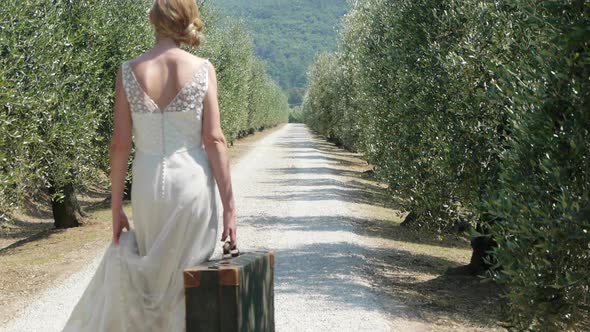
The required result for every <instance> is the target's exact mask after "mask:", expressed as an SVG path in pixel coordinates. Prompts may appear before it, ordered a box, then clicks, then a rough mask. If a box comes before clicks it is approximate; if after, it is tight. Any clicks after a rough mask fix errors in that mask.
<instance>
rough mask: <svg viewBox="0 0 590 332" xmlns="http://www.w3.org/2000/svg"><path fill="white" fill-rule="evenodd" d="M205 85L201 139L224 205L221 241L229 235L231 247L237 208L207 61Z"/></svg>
mask: <svg viewBox="0 0 590 332" xmlns="http://www.w3.org/2000/svg"><path fill="white" fill-rule="evenodd" d="M206 66H207V72H208V84H207V86H208V88H207V94H206V95H205V99H204V100H203V117H202V119H203V130H202V139H203V145H204V146H205V151H206V152H207V157H208V159H209V163H210V164H211V168H212V171H213V176H214V177H215V180H216V182H217V187H218V188H219V195H220V196H221V202H222V204H223V234H222V235H221V241H225V239H226V238H227V236H229V238H230V241H231V247H232V248H234V247H235V246H236V244H237V238H236V207H235V203H234V197H233V191H232V184H231V176H230V169H229V156H228V153H227V142H226V140H225V136H224V135H223V131H222V130H221V119H220V114H219V102H218V97H217V75H216V73H215V67H213V65H212V64H211V63H207V64H206Z"/></svg>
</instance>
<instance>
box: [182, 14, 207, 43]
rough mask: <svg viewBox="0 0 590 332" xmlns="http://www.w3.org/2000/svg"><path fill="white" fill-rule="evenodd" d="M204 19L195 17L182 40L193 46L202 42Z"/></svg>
mask: <svg viewBox="0 0 590 332" xmlns="http://www.w3.org/2000/svg"><path fill="white" fill-rule="evenodd" d="M201 31H203V21H201V19H200V18H195V19H194V20H193V21H192V22H191V23H190V24H189V25H188V26H187V27H186V29H185V31H184V33H183V36H182V38H181V40H182V41H183V42H184V43H186V44H188V45H190V46H193V47H197V46H199V45H200V44H201V42H202V39H203V34H202V33H201Z"/></svg>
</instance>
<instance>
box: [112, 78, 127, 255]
mask: <svg viewBox="0 0 590 332" xmlns="http://www.w3.org/2000/svg"><path fill="white" fill-rule="evenodd" d="M131 121H132V120H131V112H130V110H129V103H128V101H127V96H126V94H125V89H124V87H123V75H122V69H121V67H119V70H118V71H117V80H116V83H115V104H114V108H113V122H114V125H113V127H114V129H113V136H112V138H111V143H110V167H111V174H110V177H111V191H112V192H111V210H112V214H113V242H114V243H116V244H119V235H120V234H121V232H122V230H123V228H127V230H129V224H128V221H127V216H126V215H125V213H124V212H123V191H124V189H125V177H126V176H127V161H128V160H129V154H130V152H131V147H132V137H131Z"/></svg>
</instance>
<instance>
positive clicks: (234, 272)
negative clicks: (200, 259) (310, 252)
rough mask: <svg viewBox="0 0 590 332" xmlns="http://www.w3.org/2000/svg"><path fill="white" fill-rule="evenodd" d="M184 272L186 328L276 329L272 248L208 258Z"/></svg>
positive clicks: (191, 331) (189, 331) (259, 331)
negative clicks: (232, 255)
mask: <svg viewBox="0 0 590 332" xmlns="http://www.w3.org/2000/svg"><path fill="white" fill-rule="evenodd" d="M183 275H184V287H185V295H186V331H187V332H197V331H206V332H218V331H219V332H229V331H231V332H238V331H239V332H246V331H253V332H254V331H255V332H270V331H274V330H275V321H274V253H273V252H272V251H267V250H251V251H244V252H241V253H240V255H239V256H237V257H229V258H223V259H218V260H209V261H206V262H204V263H202V264H200V265H197V266H194V267H189V268H186V269H185V270H184V273H183Z"/></svg>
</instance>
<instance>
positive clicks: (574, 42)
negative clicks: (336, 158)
mask: <svg viewBox="0 0 590 332" xmlns="http://www.w3.org/2000/svg"><path fill="white" fill-rule="evenodd" d="M589 35H590V4H589V2H588V1H569V2H556V1H548V0H547V1H545V0H542V1H532V0H530V1H526V0H505V1H475V0H461V1H435V0H412V1H410V0H397V1H394V2H392V1H389V0H367V1H364V2H362V3H361V2H359V3H357V4H356V5H355V6H354V8H353V10H352V11H351V12H350V13H349V14H348V15H347V16H346V17H345V21H344V28H343V31H342V32H341V35H340V39H339V46H338V50H337V51H336V52H334V53H331V54H321V55H319V56H318V57H317V59H316V62H315V64H314V65H313V66H312V67H311V68H310V71H309V81H310V83H309V89H308V91H307V94H306V96H305V99H304V104H303V109H304V119H305V121H306V123H308V124H309V126H311V127H312V128H313V129H314V130H316V131H318V132H320V133H321V134H323V135H325V136H327V137H328V138H329V139H331V140H332V141H334V142H336V143H337V144H340V145H342V146H344V147H346V148H349V149H351V150H358V151H362V152H363V153H364V154H365V156H366V157H367V159H368V160H369V161H370V162H371V163H372V164H374V165H376V172H377V174H378V175H379V176H380V177H382V178H383V179H384V180H385V181H387V183H388V184H389V189H390V190H391V193H392V195H396V196H398V197H400V198H402V199H403V201H404V205H405V208H406V209H407V210H408V211H411V212H412V213H411V214H410V215H411V216H412V218H411V219H410V220H413V223H414V225H415V226H418V227H421V228H430V229H434V230H438V231H448V230H450V229H452V228H453V227H455V226H456V225H458V224H462V223H464V222H465V221H469V222H471V223H472V224H473V225H474V226H477V228H476V229H477V230H478V231H479V232H480V234H478V235H479V238H484V239H487V243H488V244H489V243H492V244H493V245H492V247H493V249H492V251H488V254H490V257H488V258H487V259H488V260H487V261H486V263H487V264H489V265H488V267H490V265H492V266H491V271H489V272H490V274H489V275H490V276H492V277H494V279H495V280H497V281H498V282H501V283H504V284H506V285H507V286H508V290H509V291H508V294H507V298H508V300H509V305H510V313H511V321H512V322H513V324H514V327H515V328H516V329H536V330H551V331H553V330H565V329H567V328H577V329H580V328H585V327H588V325H584V324H588V323H587V322H588V319H589V316H588V312H589V305H590V297H589V296H590V291H589V288H590V264H588V262H590V234H589V232H590V215H589V210H590V194H589V193H590V159H589V157H590V133H589V130H590V129H589V128H590V111H589V110H590V98H589V97H590V90H589V85H590V52H589V39H588V36H589ZM474 249H475V246H474Z"/></svg>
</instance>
